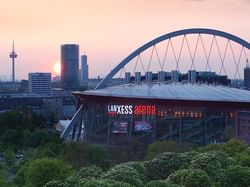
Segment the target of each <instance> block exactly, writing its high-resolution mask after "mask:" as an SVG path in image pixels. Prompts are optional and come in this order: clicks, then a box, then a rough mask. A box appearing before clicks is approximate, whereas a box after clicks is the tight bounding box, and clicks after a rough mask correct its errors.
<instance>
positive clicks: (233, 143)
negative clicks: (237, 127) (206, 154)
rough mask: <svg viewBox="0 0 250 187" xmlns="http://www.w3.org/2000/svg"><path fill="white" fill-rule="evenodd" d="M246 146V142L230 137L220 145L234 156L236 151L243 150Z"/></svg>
mask: <svg viewBox="0 0 250 187" xmlns="http://www.w3.org/2000/svg"><path fill="white" fill-rule="evenodd" d="M246 148H248V145H247V144H245V143H243V142H241V141H239V140H236V139H232V140H230V141H228V142H227V143H226V144H223V145H222V150H223V151H225V152H226V153H227V154H229V155H230V156H235V155H236V154H237V153H241V152H243V151H244V150H245V149H246Z"/></svg>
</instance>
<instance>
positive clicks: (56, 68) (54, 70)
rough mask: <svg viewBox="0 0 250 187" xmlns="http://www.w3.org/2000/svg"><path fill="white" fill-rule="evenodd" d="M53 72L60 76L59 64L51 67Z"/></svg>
mask: <svg viewBox="0 0 250 187" xmlns="http://www.w3.org/2000/svg"><path fill="white" fill-rule="evenodd" d="M53 72H54V73H55V74H56V75H60V74H61V63H60V62H58V61H57V62H56V63H55V64H54V65H53Z"/></svg>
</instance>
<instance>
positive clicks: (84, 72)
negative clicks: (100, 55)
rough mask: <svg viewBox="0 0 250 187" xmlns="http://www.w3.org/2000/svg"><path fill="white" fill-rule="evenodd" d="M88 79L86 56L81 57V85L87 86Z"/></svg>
mask: <svg viewBox="0 0 250 187" xmlns="http://www.w3.org/2000/svg"><path fill="white" fill-rule="evenodd" d="M88 79H89V66H88V60H87V55H82V56H81V83H82V84H83V85H85V86H87V85H88Z"/></svg>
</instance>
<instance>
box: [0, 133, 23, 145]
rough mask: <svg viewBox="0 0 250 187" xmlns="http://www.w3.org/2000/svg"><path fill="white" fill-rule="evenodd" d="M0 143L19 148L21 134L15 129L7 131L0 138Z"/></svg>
mask: <svg viewBox="0 0 250 187" xmlns="http://www.w3.org/2000/svg"><path fill="white" fill-rule="evenodd" d="M1 141H2V143H3V145H6V146H18V147H21V146H22V145H23V137H22V134H21V133H20V132H18V131H17V130H15V129H7V130H6V131H5V132H4V133H3V135H2V137H1Z"/></svg>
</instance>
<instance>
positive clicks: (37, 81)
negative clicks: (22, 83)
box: [29, 72, 51, 95]
mask: <svg viewBox="0 0 250 187" xmlns="http://www.w3.org/2000/svg"><path fill="white" fill-rule="evenodd" d="M29 93H33V94H42V95H51V73H38V72H37V73H29Z"/></svg>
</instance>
